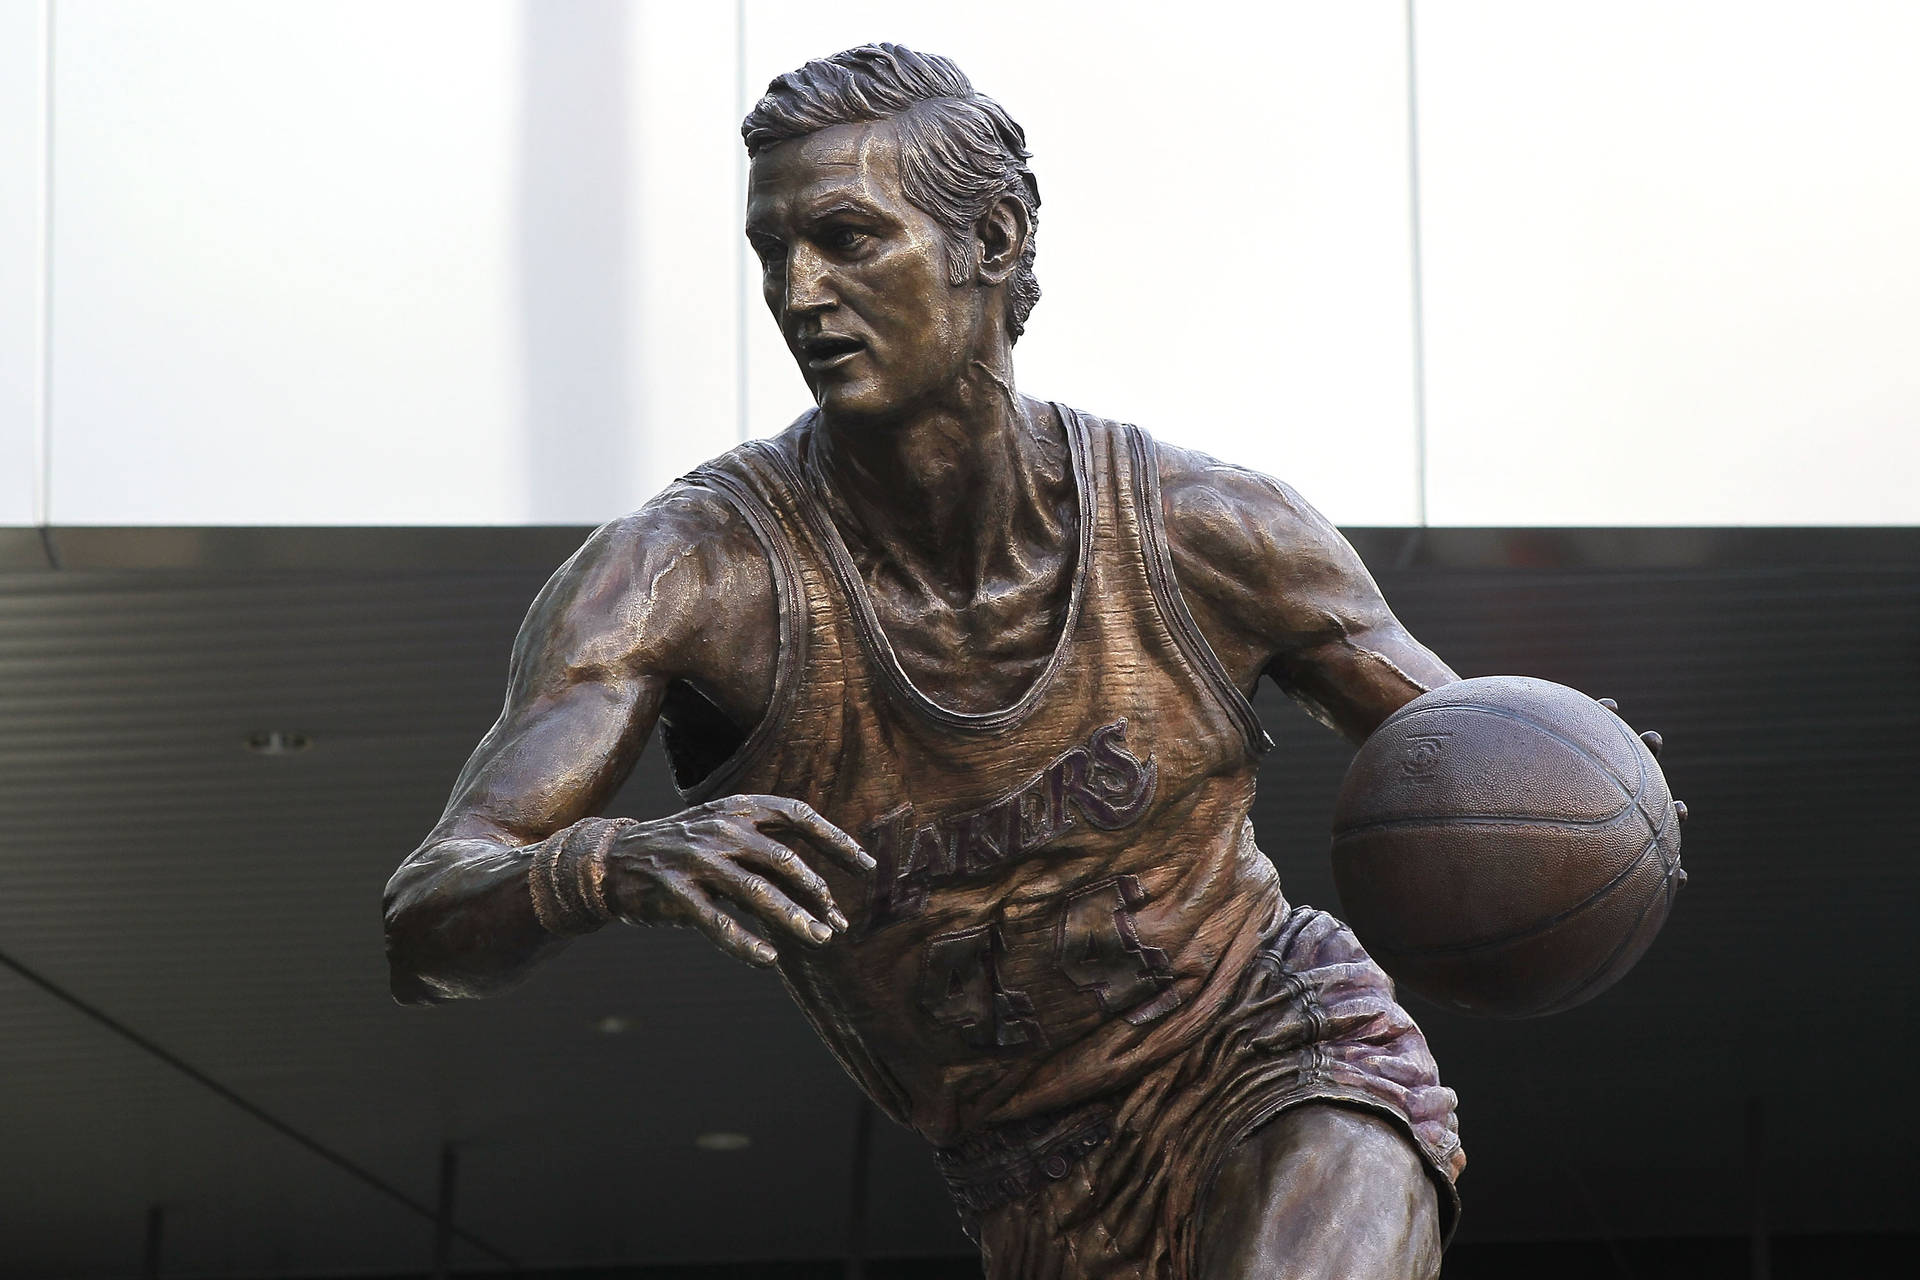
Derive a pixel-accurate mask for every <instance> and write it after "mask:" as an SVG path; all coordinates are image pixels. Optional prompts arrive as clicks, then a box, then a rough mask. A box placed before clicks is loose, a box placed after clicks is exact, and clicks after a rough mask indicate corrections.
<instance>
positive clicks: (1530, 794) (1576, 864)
mask: <svg viewBox="0 0 1920 1280" xmlns="http://www.w3.org/2000/svg"><path fill="white" fill-rule="evenodd" d="M1658 745H1659V744H1658V737H1657V735H1654V737H1653V746H1654V747H1655V748H1657V747H1658ZM1685 815H1686V808H1685V806H1684V805H1679V804H1676V803H1675V802H1674V800H1673V797H1672V794H1671V793H1670V792H1669V791H1668V790H1667V780H1666V778H1665V776H1664V775H1663V774H1662V773H1661V772H1660V766H1659V765H1658V764H1657V763H1656V762H1655V760H1654V758H1653V752H1652V751H1651V750H1649V747H1648V743H1646V742H1643V741H1642V740H1641V739H1640V738H1639V737H1638V736H1636V735H1635V734H1634V732H1633V730H1632V729H1631V728H1629V727H1628V726H1627V724H1626V722H1625V721H1624V720H1622V719H1621V718H1620V717H1619V716H1618V715H1617V714H1616V713H1615V712H1614V711H1612V710H1610V709H1609V708H1608V707H1607V706H1605V705H1602V704H1601V703H1598V702H1595V701H1594V700H1593V699H1592V698H1589V697H1588V696H1586V695H1585V694H1583V693H1580V692H1579V691H1578V690H1575V689H1569V688H1567V687H1566V686H1565V685H1559V684H1554V683H1552V682H1551V681H1547V680H1535V679H1530V678H1527V677H1524V676H1485V677H1481V678H1479V679H1474V680H1462V681H1459V682H1458V683H1456V684H1450V685H1444V686H1442V687H1441V688H1438V689H1435V690H1432V691H1431V692H1429V693H1426V694H1424V695H1422V696H1421V697H1418V698H1415V699H1414V700H1413V701H1412V702H1409V703H1408V704H1407V705H1406V706H1404V707H1402V708H1400V710H1398V711H1396V712H1395V713H1394V714H1393V715H1392V716H1390V717H1388V719H1387V721H1386V722H1385V723H1384V724H1382V725H1381V726H1380V727H1379V728H1378V729H1376V730H1375V731H1374V733H1373V735H1372V736H1371V737H1369V738H1368V739H1367V740H1366V742H1365V744H1363V745H1362V746H1361V748H1360V751H1359V754H1358V755H1356V756H1355V757H1354V761H1353V764H1352V766H1351V767H1350V768H1349V769H1348V770H1347V776H1346V781H1345V782H1344V783H1343V784H1342V785H1341V788H1340V797H1339V799H1338V801H1337V802H1336V804H1335V806H1334V819H1333V874H1334V883H1335V885H1336V887H1337V888H1338V890H1339V893H1340V901H1341V905H1342V906H1343V907H1344V909H1345V912H1346V918H1347V922H1348V923H1349V924H1350V925H1352V927H1353V930H1354V932H1355V933H1356V934H1357V935H1359V938H1360V941H1361V942H1362V943H1363V944H1364V945H1365V946H1366V948H1367V950H1368V951H1369V952H1371V953H1372V954H1373V956H1374V958H1375V959H1376V960H1378V961H1379V962H1380V964H1381V966H1382V967H1383V968H1385V969H1386V970H1387V972H1388V973H1390V974H1391V975H1393V977H1394V979H1395V980H1396V981H1397V982H1398V983H1399V984H1400V985H1401V986H1403V987H1405V988H1406V989H1408V990H1411V991H1413V992H1414V993H1415V994H1417V995H1420V996H1423V997H1425V998H1426V999H1428V1000H1431V1001H1433V1002H1435V1003H1437V1004H1440V1005H1443V1006H1446V1007H1448V1008H1451V1009H1455V1010H1458V1011H1461V1012H1464V1013H1471V1014H1478V1015H1481V1016H1485V1017H1497V1018H1526V1017H1535V1016H1538V1015H1541V1014H1547V1013H1557V1012H1559V1011H1560V1010H1563V1009H1569V1008H1572V1007H1573V1006H1574V1005H1577V1004H1580V1003H1582V1002H1583V1001H1586V1000H1591V999H1592V998H1593V997H1594V996H1596V995H1598V994H1600V993H1601V992H1602V991H1604V990H1606V989H1607V988H1608V987H1610V986H1612V985H1613V984H1614V983H1615V982H1617V981H1618V980H1619V979H1620V977H1621V976H1622V975H1623V974H1625V973H1626V972H1627V970H1628V969H1631V968H1632V967H1633V965H1634V963H1635V962H1636V961H1637V960H1639V958H1640V957H1641V955H1643V954H1644V953H1645V952H1646V950H1647V947H1648V946H1649V945H1650V944H1651V943H1652V942H1653V938H1654V935H1655V934H1656V933H1658V932H1659V931H1660V926H1661V925H1662V924H1663V923H1664V922H1665V921H1666V918H1667V910H1668V908H1669V907H1671V906H1672V904H1673V896H1674V893H1675V892H1676V891H1677V890H1678V888H1679V886H1680V885H1681V884H1682V883H1683V882H1684V881H1685V878H1686V877H1685V873H1684V872H1682V871H1681V870H1680V822H1681V819H1682V818H1684V817H1685Z"/></svg>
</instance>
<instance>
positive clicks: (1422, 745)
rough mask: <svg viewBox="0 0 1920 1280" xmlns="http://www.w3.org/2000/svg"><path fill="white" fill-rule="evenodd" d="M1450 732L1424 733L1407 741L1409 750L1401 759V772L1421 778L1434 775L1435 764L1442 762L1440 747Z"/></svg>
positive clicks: (1411, 776) (1449, 735)
mask: <svg viewBox="0 0 1920 1280" xmlns="http://www.w3.org/2000/svg"><path fill="white" fill-rule="evenodd" d="M1452 736H1453V735H1452V734H1450V733H1431V734H1423V735H1422V736H1420V737H1417V738H1411V739H1409V740H1408V742H1407V751H1406V754H1405V755H1404V756H1402V757H1401V759H1400V772H1402V773H1404V774H1406V775H1407V776H1408V777H1409V778H1414V779H1420V778H1428V777H1432V776H1433V770H1434V766H1435V765H1437V764H1439V763H1440V747H1441V744H1442V743H1444V742H1446V740H1447V739H1448V738H1451V737H1452Z"/></svg>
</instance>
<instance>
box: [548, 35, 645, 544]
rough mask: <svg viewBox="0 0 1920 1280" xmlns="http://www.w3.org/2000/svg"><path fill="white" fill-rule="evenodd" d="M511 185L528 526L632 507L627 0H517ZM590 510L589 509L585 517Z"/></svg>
mask: <svg viewBox="0 0 1920 1280" xmlns="http://www.w3.org/2000/svg"><path fill="white" fill-rule="evenodd" d="M520 13H521V18H520V21H521V34H522V39H521V42H520V48H521V68H520V69H521V76H520V90H521V103H520V147H519V173H518V179H519V194H518V213H519V218H518V234H517V239H518V243H517V245H516V248H517V251H518V260H519V302H520V322H521V343H522V353H523V357H524V361H525V387H526V406H525V408H526V416H525V425H526V441H527V466H526V476H527V487H526V511H527V518H528V519H529V521H530V522H532V523H536V524H542V523H549V524H550V523H578V522H580V521H581V520H582V518H583V517H585V518H587V519H589V520H591V521H598V520H601V519H607V518H610V517H612V516H615V515H618V514H620V513H622V512H625V511H628V510H631V509H632V508H634V507H636V506H638V505H639V503H640V501H641V499H642V498H644V497H645V496H646V495H644V494H635V493H633V492H632V476H633V466H632V462H633V455H634V449H633V439H632V436H633V432H634V431H635V430H636V429H637V424H635V423H634V422H633V421H632V415H633V404H632V398H631V395H630V392H629V387H628V369H627V363H628V360H629V357H630V354H631V353H630V350H629V343H630V340H631V335H630V328H631V326H630V324H629V322H628V316H627V295H628V271H629V256H630V253H629V238H630V236H629V233H630V231H631V228H630V227H629V225H628V222H629V219H630V218H631V217H632V211H631V210H630V209H629V207H628V187H629V181H628V180H629V172H628V171H629V168H630V166H631V165H632V163H633V157H632V156H631V155H630V154H629V146H630V139H629V134H628V113H627V61H628V54H629V50H628V46H627V29H628V14H627V6H626V5H624V4H617V3H616V4H606V3H595V4H577V5H556V4H547V3H541V2H540V0H523V2H522V4H521V6H520ZM596 513H597V514H596Z"/></svg>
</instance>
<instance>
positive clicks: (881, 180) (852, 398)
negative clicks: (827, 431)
mask: <svg viewBox="0 0 1920 1280" xmlns="http://www.w3.org/2000/svg"><path fill="white" fill-rule="evenodd" d="M899 155H900V152H899V142H898V140H897V138H896V137H895V135H894V131H893V127H892V126H891V125H890V124H888V123H887V122H885V121H881V122H879V123H876V124H852V125H836V126H834V127H833V128H830V129H823V130H821V131H820V132H818V133H814V134H809V135H808V136H806V137H804V138H796V139H794V140H793V141H791V142H786V143H782V144H781V145H779V146H777V147H773V148H771V149H769V150H767V151H764V152H762V153H761V154H760V155H759V157H758V158H756V159H755V160H754V162H753V168H752V171H751V174H750V176H749V178H748V184H747V239H748V240H749V242H751V243H752V245H753V249H754V252H755V253H756V254H757V255H758V256H759V259H760V267H761V291H762V293H763V295H764V296H765V298H766V300H767V309H768V310H769V311H771V312H773V318H774V319H775V320H776V321H777V322H778V323H779V325H780V334H781V336H782V337H783V338H785V339H786V343H787V349H788V350H789V351H791V352H792V353H793V358H794V361H795V362H796V363H797V364H799V366H800V374H801V376H802V377H803V378H805V379H806V382H807V388H808V389H809V390H810V391H812V392H813V398H814V402H815V403H817V404H818V405H819V406H820V407H821V409H822V410H823V411H825V412H826V413H828V414H830V415H832V416H834V417H836V418H838V419H841V420H859V419H870V420H882V421H883V420H887V419H892V418H897V417H900V416H904V415H908V414H911V413H913V412H915V411H916V410H917V409H919V408H923V407H927V406H930V405H932V404H935V403H938V402H939V400H940V399H941V397H942V396H943V395H944V394H946V393H948V392H949V391H950V390H952V389H953V388H955V387H956V385H957V383H958V381H959V379H960V377H961V375H962V374H963V373H964V372H965V370H966V367H967V363H968V361H969V360H970V359H971V358H972V356H973V354H974V352H975V348H976V346H977V345H978V344H980V343H981V342H982V341H984V340H985V338H986V325H985V315H986V312H985V307H986V306H987V305H988V304H989V302H990V300H991V298H992V297H993V295H994V291H993V290H990V289H983V288H981V287H979V286H978V284H977V283H976V282H975V281H973V280H968V281H966V282H964V283H962V284H959V285H955V284H953V283H951V282H950V279H949V276H948V262H947V238H946V235H945V232H944V231H943V229H942V228H941V226H940V224H939V223H938V222H936V221H935V220H934V219H933V217H932V216H931V215H929V214H927V213H925V212H923V211H922V210H920V209H918V208H916V207H914V206H913V205H912V204H910V203H909V202H908V201H907V199H906V197H905V196H904V195H903V194H902V193H901V190H900V165H899Z"/></svg>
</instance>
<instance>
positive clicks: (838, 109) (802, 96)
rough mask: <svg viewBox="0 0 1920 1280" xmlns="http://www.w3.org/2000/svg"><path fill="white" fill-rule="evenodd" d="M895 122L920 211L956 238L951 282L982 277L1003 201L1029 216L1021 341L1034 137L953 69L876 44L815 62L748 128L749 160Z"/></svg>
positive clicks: (786, 83)
mask: <svg viewBox="0 0 1920 1280" xmlns="http://www.w3.org/2000/svg"><path fill="white" fill-rule="evenodd" d="M874 120H892V121H893V122H894V123H895V126H896V127H897V129H898V130H899V135H900V185H901V191H902V194H904V195H905V196H906V198H907V199H908V200H909V201H911V202H912V203H913V204H914V206H915V207H917V208H919V209H921V210H923V211H924V212H926V213H927V214H929V215H931V216H932V217H933V218H934V219H935V220H937V221H938V222H939V223H940V224H941V226H943V227H944V228H945V229H946V231H947V269H948V278H949V279H950V280H951V281H952V282H953V283H954V284H956V285H958V284H963V283H965V282H966V280H967V278H968V277H969V276H970V275H971V274H972V271H973V244H974V227H975V225H976V224H977V223H978V222H979V220H980V217H981V215H982V214H984V213H986V211H987V210H988V209H990V208H992V207H993V205H994V202H995V201H997V200H999V199H1001V198H1002V197H1006V196H1011V197H1012V198H1013V199H1015V200H1018V201H1019V202H1020V203H1021V204H1022V205H1023V206H1025V208H1026V211H1027V225H1028V231H1027V243H1026V247H1025V248H1024V249H1022V250H1021V253H1020V262H1019V265H1018V266H1017V267H1016V268H1015V269H1014V273H1013V277H1012V279H1011V280H1009V281H1008V283H1007V328H1008V330H1009V332H1010V334H1011V336H1012V337H1013V338H1014V339H1016V340H1017V339H1018V338H1019V337H1020V335H1021V334H1022V333H1024V332H1025V331H1026V327H1027V316H1028V314H1029V313H1030V312H1032V310H1033V304H1034V303H1036V302H1038V301H1040V282H1039V281H1038V280H1036V279H1035V278H1034V274H1033V242H1034V229H1035V228H1036V227H1037V226H1038V224H1039V215H1040V185H1039V183H1038V182H1037V181H1035V179H1034V176H1033V171H1032V170H1031V169H1029V168H1028V167H1027V161H1028V160H1029V159H1030V158H1031V157H1032V153H1031V152H1029V151H1028V150H1027V134H1026V131H1025V130H1024V129H1022V128H1021V127H1020V126H1019V125H1018V124H1016V123H1014V120H1013V117H1012V116H1010V115H1008V114H1007V112H1006V109H1005V108H1004V107H1002V106H1001V105H1000V104H999V103H997V102H995V101H994V100H993V99H992V98H989V97H987V96H986V95H985V94H983V93H976V92H975V91H974V88H973V83H972V82H971V81H970V80H968V79H967V77H966V73H964V72H963V71H961V70H960V68H959V67H957V66H955V65H954V62H953V59H951V58H943V57H941V56H940V55H938V54H932V53H915V52H914V51H913V50H912V49H909V48H906V47H905V46H903V45H897V44H867V45H861V46H860V47H859V48H857V49H848V50H846V51H844V52H842V53H836V54H834V55H833V56H832V57H831V58H816V59H815V60H813V61H812V62H809V63H807V65H805V66H804V67H801V68H799V69H798V70H795V71H789V72H787V74H785V75H783V76H779V77H776V78H775V79H774V80H773V82H772V83H771V84H769V85H768V86H767V93H766V96H765V97H763V98H761V99H760V101H759V102H758V103H756V104H755V105H754V108H753V110H752V111H749V112H748V113H747V118H746V119H745V120H744V121H742V122H741V124H740V134H741V136H742V137H743V138H745V139H746V142H747V155H748V156H749V157H754V156H758V155H759V154H760V153H761V152H762V151H765V150H766V149H767V148H769V147H773V146H777V145H778V144H780V143H782V142H787V141H790V140H792V139H794V138H803V137H805V136H806V135H808V134H810V133H817V132H819V131H820V130H822V129H825V128H829V127H831V126H833V125H836V124H864V123H867V122H869V121H874Z"/></svg>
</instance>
